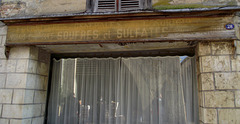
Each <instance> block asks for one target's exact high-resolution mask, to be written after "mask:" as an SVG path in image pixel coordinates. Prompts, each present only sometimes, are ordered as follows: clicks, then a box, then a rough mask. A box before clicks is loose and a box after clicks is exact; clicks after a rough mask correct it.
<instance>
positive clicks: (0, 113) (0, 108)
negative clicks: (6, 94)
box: [0, 104, 2, 124]
mask: <svg viewBox="0 0 240 124" xmlns="http://www.w3.org/2000/svg"><path fill="white" fill-rule="evenodd" d="M0 115H2V104H0ZM0 117H1V116H0ZM0 124H1V123H0Z"/></svg>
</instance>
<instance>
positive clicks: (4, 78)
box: [0, 74, 7, 88]
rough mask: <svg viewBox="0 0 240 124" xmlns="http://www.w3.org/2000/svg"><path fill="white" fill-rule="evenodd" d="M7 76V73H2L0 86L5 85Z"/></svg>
mask: <svg viewBox="0 0 240 124" xmlns="http://www.w3.org/2000/svg"><path fill="white" fill-rule="evenodd" d="M6 77H7V76H6V74H0V88H4V87H5V82H6Z"/></svg>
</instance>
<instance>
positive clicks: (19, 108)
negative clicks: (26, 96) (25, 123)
mask: <svg viewBox="0 0 240 124" xmlns="http://www.w3.org/2000/svg"><path fill="white" fill-rule="evenodd" d="M40 115H41V105H40V104H38V105H3V111H2V117H3V118H16V119H17V118H19V119H21V118H31V117H38V116H40Z"/></svg>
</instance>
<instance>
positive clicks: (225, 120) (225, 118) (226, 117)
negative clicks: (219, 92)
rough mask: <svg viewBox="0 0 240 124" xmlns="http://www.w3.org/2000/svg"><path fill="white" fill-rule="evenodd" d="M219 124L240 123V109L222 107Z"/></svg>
mask: <svg viewBox="0 0 240 124" xmlns="http://www.w3.org/2000/svg"><path fill="white" fill-rule="evenodd" d="M218 111H219V124H240V118H239V115H240V109H220V110H218Z"/></svg>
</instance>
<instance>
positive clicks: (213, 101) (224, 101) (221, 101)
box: [205, 91, 234, 107]
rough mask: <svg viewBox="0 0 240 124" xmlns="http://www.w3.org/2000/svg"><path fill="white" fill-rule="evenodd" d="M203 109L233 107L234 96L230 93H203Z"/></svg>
mask: <svg viewBox="0 0 240 124" xmlns="http://www.w3.org/2000/svg"><path fill="white" fill-rule="evenodd" d="M205 107H234V94H233V92H230V91H213V92H205Z"/></svg>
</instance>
